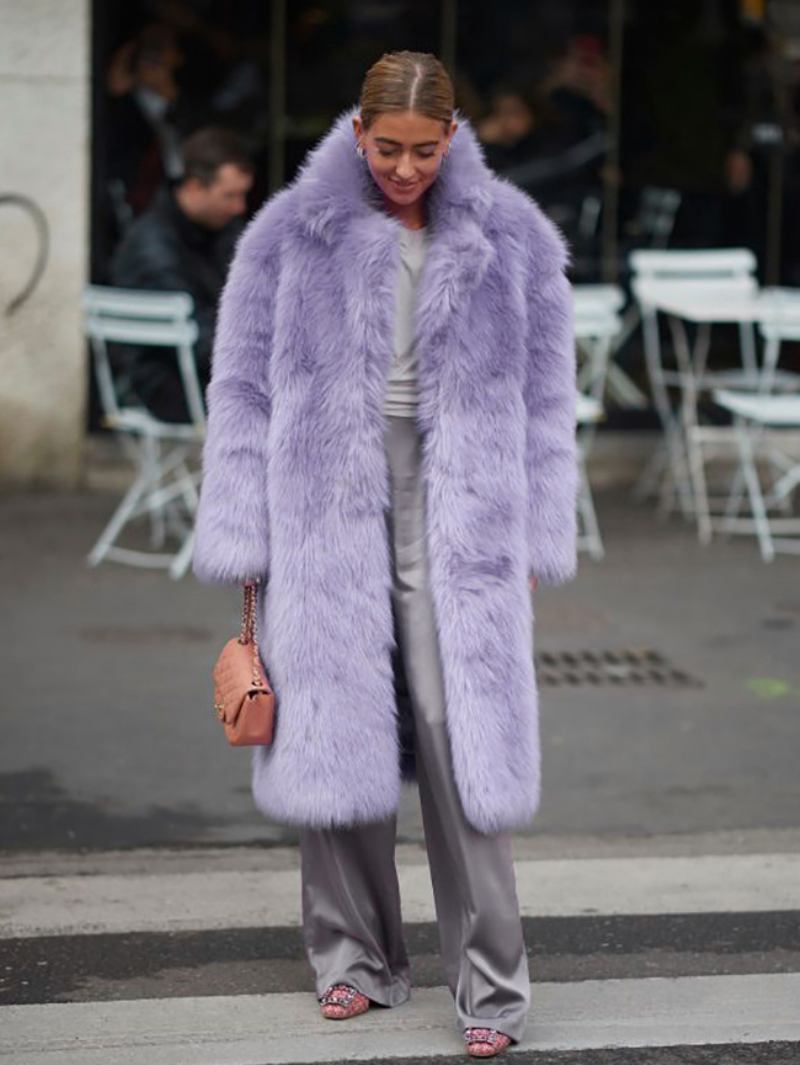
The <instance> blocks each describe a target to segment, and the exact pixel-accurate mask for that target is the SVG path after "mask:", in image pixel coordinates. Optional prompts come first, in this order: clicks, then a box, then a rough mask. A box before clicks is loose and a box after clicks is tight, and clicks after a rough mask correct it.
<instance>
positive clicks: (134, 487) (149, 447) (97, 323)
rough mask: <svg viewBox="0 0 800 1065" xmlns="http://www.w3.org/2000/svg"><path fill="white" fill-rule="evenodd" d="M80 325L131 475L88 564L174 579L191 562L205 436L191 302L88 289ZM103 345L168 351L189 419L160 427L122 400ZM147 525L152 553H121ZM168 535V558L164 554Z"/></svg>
mask: <svg viewBox="0 0 800 1065" xmlns="http://www.w3.org/2000/svg"><path fill="white" fill-rule="evenodd" d="M83 309H84V324H85V331H86V335H87V336H88V338H89V342H90V345H91V350H92V358H93V362H94V369H95V374H96V378H97V387H98V392H99V397H100V404H101V407H102V411H103V422H104V424H105V425H106V426H108V428H110V429H112V430H113V431H114V433H116V434H117V436H118V438H119V440H120V443H121V445H122V447H123V449H124V451H125V453H126V455H127V456H128V457H129V458H130V459H131V461H132V463H133V464H134V467H135V470H136V476H135V478H134V481H133V483H132V484H131V486H130V488H129V489H128V491H127V492H126V494H125V496H124V497H123V499H122V501H121V502H120V504H119V506H118V507H117V509H116V510H115V512H114V514H113V516H112V518H111V520H110V521H109V522H108V524H107V525H106V527H105V529H104V530H103V532H102V533H101V534H100V537H99V538H98V540H97V542H96V543H95V545H94V547H93V548H92V550H91V551H90V552H89V555H88V558H87V561H88V563H89V565H92V566H96V565H98V564H99V563H100V562H101V561H102V560H103V559H112V560H115V561H118V562H125V563H127V564H129V565H134V566H146V567H166V568H168V570H169V573H170V576H171V577H172V578H173V579H178V578H179V577H181V576H183V574H184V573H185V572H186V569H187V568H188V565H189V562H190V560H191V552H192V538H193V524H194V520H193V519H194V514H195V511H196V508H197V501H198V491H197V486H198V483H199V476H200V475H199V454H200V447H201V444H202V440H203V436H204V431H205V411H204V406H203V395H202V390H201V388H200V383H199V380H198V377H197V370H196V366H195V361H194V352H193V348H194V343H195V341H196V339H197V325H196V323H195V322H194V321H193V319H192V313H193V310H194V307H193V302H192V298H191V296H189V295H188V294H187V293H185V292H149V291H139V290H134V289H117V288H107V287H105V286H99V285H90V286H88V287H87V288H86V289H85V291H84V296H83ZM109 344H130V345H136V346H152V347H159V348H161V347H163V348H171V349H173V350H174V353H175V354H174V355H172V354H171V353H165V356H164V357H165V358H170V357H174V358H176V359H177V365H178V370H179V373H180V378H181V381H182V384H183V389H184V395H185V398H186V404H187V408H188V411H189V414H190V418H191V420H190V421H189V422H186V423H172V422H165V421H162V420H160V419H159V418H156V417H155V416H154V415H153V414H151V413H150V411H148V410H147V409H146V408H145V407H143V406H142V405H141V404H139V403H138V402H136V401H134V402H131V401H130V400H129V399H126V398H124V396H123V395H121V392H122V389H121V388H120V387H119V380H118V378H119V374H118V372H117V371H116V369H115V363H114V360H112V359H111V358H110V357H109V351H108V345H109ZM145 514H146V515H148V517H149V521H150V544H151V548H152V550H146V551H145V550H136V549H132V548H128V547H122V546H120V545H119V544H118V543H117V541H118V539H119V537H120V535H121V534H122V532H123V530H124V529H125V527H126V526H127V525H128V524H129V523H130V522H132V521H134V520H135V519H137V518H139V517H141V516H142V515H145ZM169 534H172V535H174V536H175V537H176V538H177V540H178V547H177V549H176V550H175V551H174V552H171V553H169V552H165V551H161V550H158V549H160V548H163V547H164V545H165V542H166V539H167V536H168V535H169Z"/></svg>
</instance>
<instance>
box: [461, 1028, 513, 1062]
mask: <svg viewBox="0 0 800 1065" xmlns="http://www.w3.org/2000/svg"><path fill="white" fill-rule="evenodd" d="M464 1039H465V1040H466V1043H467V1053H468V1054H469V1056H470V1057H471V1058H493V1057H494V1056H495V1054H499V1053H500V1052H501V1051H503V1050H505V1049H506V1047H507V1046H509V1045H510V1044H511V1037H510V1036H508V1035H506V1034H505V1032H498V1030H497V1029H496V1028H465V1029H464Z"/></svg>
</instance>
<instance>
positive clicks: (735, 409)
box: [714, 326, 800, 562]
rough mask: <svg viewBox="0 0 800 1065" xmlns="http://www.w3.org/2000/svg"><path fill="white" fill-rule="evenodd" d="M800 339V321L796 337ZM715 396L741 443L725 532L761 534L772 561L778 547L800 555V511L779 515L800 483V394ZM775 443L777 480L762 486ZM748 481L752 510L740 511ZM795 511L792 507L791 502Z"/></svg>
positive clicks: (772, 462) (765, 557) (722, 392)
mask: <svg viewBox="0 0 800 1065" xmlns="http://www.w3.org/2000/svg"><path fill="white" fill-rule="evenodd" d="M795 339H800V326H799V327H798V328H797V331H796V338H795ZM714 399H715V400H716V402H717V403H719V405H720V406H721V407H724V408H725V409H726V410H728V411H729V412H730V413H731V414H732V415H733V418H734V425H735V432H736V441H737V444H738V448H739V463H740V472H741V481H740V483H738V484H736V485H735V486H734V489H733V491H732V492H731V496H730V499H729V502H728V506H727V509H726V513H725V515H724V516H723V517H722V518H721V519H718V520H716V521H715V522H714V525H715V527H718V528H720V529H721V530H723V531H724V532H732V533H750V534H755V535H756V537H757V538H758V544H759V549H760V551H761V557H762V559H763V560H764V561H765V562H771V561H772V559H773V558H774V557H775V553H776V551H778V550H783V551H790V552H794V553H798V554H800V516H798V515H796V514H791V513H790V515H789V516H786V515H785V514H784V515H783V516H777V517H776V516H773V515H772V514H771V513H770V512H771V511H773V510H774V509H776V508H781V509H782V510H784V511H785V510H786V509H787V508H786V506H785V505H786V503H787V502H788V503H790V504H791V500H792V496H793V494H794V492H795V490H796V489H797V487H798V485H800V396H797V395H766V394H763V393H762V394H758V393H749V394H747V393H742V392H735V391H731V390H728V389H717V390H715V392H714ZM765 445H766V446H768V447H769V459H770V471H771V473H772V474H773V480H772V483H771V484H770V485H769V487H768V488H767V490H766V491H765V490H764V488H762V483H761V477H760V475H759V470H758V465H757V460H758V457H759V452H761V451H763V449H764V447H765ZM742 486H743V487H744V490H745V491H746V493H747V498H748V502H749V504H750V515H749V516H747V517H741V516H740V510H741V503H742V496H743V494H744V493H743V491H742ZM789 510H790V512H791V507H789Z"/></svg>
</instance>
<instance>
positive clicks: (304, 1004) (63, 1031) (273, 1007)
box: [0, 973, 800, 1065]
mask: <svg viewBox="0 0 800 1065" xmlns="http://www.w3.org/2000/svg"><path fill="white" fill-rule="evenodd" d="M531 1000H532V1015H531V1021H530V1024H529V1028H528V1032H527V1033H526V1038H525V1039H524V1040H523V1042H522V1043H521V1044H520V1045H519V1048H518V1049H519V1050H542V1051H543V1050H551V1051H552V1050H576V1049H587V1050H588V1049H591V1048H597V1047H603V1046H616V1047H644V1046H647V1047H657V1046H670V1045H684V1046H685V1045H699V1044H738V1043H761V1042H766V1041H768V1040H784V1041H795V1040H800V1014H799V1013H798V1009H797V1004H798V1002H800V973H790V974H780V975H779V974H768V975H758V976H752V975H746V976H724V977H719V976H695V977H678V978H674V979H662V978H649V979H643V980H603V981H594V980H587V981H582V982H580V983H575V984H534V985H532V987H531ZM2 1021H3V1024H2V1035H0V1060H1V1059H3V1058H6V1059H8V1060H10V1061H13V1062H14V1065H53V1062H55V1061H58V1063H59V1065H107V1063H108V1062H109V1061H113V1062H114V1065H152V1063H153V1062H154V1061H157V1062H158V1063H159V1065H190V1063H191V1065H212V1063H213V1065H263V1063H264V1062H266V1061H269V1062H275V1063H281V1062H308V1063H312V1062H320V1063H322V1062H332V1061H338V1062H342V1061H363V1060H369V1059H384V1060H385V1059H392V1058H397V1059H401V1058H404V1057H415V1056H419V1057H423V1058H426V1057H433V1056H435V1055H439V1054H442V1055H444V1054H455V1053H459V1052H463V1044H461V1042H460V1037H459V1034H458V1032H457V1030H456V1029H455V1026H454V1022H453V1010H452V999H451V997H450V993H449V991H448V990H447V989H446V988H444V987H438V988H433V989H431V990H426V991H425V992H424V993H423V994H416V995H414V994H413V993H412V998H411V999H410V1001H409V1002H407V1003H405V1004H403V1005H402V1006H399V1007H396V1008H395V1009H392V1010H382V1009H374V1010H370V1011H369V1013H367V1014H366V1015H365V1016H362V1017H359V1018H358V1019H357V1020H355V1021H353V1022H352V1023H344V1024H333V1023H331V1022H329V1021H325V1020H324V1019H323V1018H321V1017H320V1015H319V1012H318V1009H317V1006H316V1003H315V1001H314V998H313V996H312V995H311V994H298V993H295V994H273V995H239V996H213V997H203V998H184V999H170V1000H168V1001H159V1000H156V999H145V1000H140V1001H121V1002H104V1003H79V1004H70V1005H60V1004H58V1005H44V1006H8V1007H5V1009H4V1010H3V1011H2Z"/></svg>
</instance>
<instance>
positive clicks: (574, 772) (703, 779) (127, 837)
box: [0, 489, 800, 852]
mask: <svg viewBox="0 0 800 1065" xmlns="http://www.w3.org/2000/svg"><path fill="white" fill-rule="evenodd" d="M115 500H116V496H115V495H113V494H108V493H105V492H98V491H93V492H88V491H86V492H80V493H68V494H44V493H42V494H38V493H15V494H10V495H5V496H3V497H2V498H0V527H2V530H3V532H2V543H1V544H0V594H2V601H3V605H4V608H5V609H4V610H3V611H2V616H1V617H0V659H2V676H3V678H4V684H3V689H4V706H3V742H2V745H0V804H1V805H0V848H5V849H9V850H14V851H17V852H22V851H30V852H33V851H36V850H40V849H47V850H51V849H61V848H64V849H71V850H80V849H104V848H127V847H134V846H156V847H158V846H163V845H172V846H195V845H209V846H210V845H223V846H227V845H231V844H235V843H251V842H262V843H273V844H274V843H279V842H282V843H291V842H292V841H293V839H294V838H295V836H294V832H293V831H292V830H291V829H289V828H287V827H285V826H279V825H272V824H269V823H267V822H266V821H264V820H263V818H262V817H261V816H260V815H259V814H258V813H257V812H256V811H255V810H254V809H253V807H252V803H251V799H250V790H249V758H248V753H247V752H246V751H243V750H233V749H230V748H228V746H227V744H226V743H225V741H224V738H223V735H222V733H221V730H220V728H219V725H218V723H217V722H216V720H215V718H214V716H213V713H212V708H211V685H210V669H211V665H212V663H213V660H214V658H215V656H216V653H217V652H218V650H219V648H220V647H221V645H222V642H223V641H224V640H225V639H226V638H227V637H228V636H229V635H230V633H231V632H232V631H234V630H235V629H236V628H237V625H238V611H239V596H238V594H237V592H236V591H235V590H232V589H215V588H208V587H204V586H201V585H199V584H198V583H196V582H195V581H194V579H193V578H192V577H191V576H187V577H186V578H185V579H184V580H183V581H181V582H178V583H174V582H172V581H170V580H169V578H168V577H167V576H166V575H165V574H163V573H161V572H159V571H146V570H138V569H133V568H128V567H124V566H120V565H118V564H115V563H107V564H104V565H102V566H100V567H99V568H98V569H89V568H88V567H87V566H86V564H85V561H84V560H85V555H86V553H87V551H88V550H89V548H90V546H91V544H92V543H93V541H94V539H95V538H96V536H97V534H98V532H99V530H100V529H101V527H102V526H103V524H104V522H105V521H106V520H107V517H108V515H109V514H110V512H111V510H112V509H113V506H114V504H115ZM596 502H597V506H598V512H599V518H600V523H601V527H602V530H603V535H604V539H605V543H606V549H607V557H606V559H605V560H604V561H602V562H593V561H591V560H589V559H588V558H585V557H584V558H583V559H582V562H581V566H580V572H579V576H578V579H577V580H576V581H574V582H573V583H572V584H570V585H568V586H566V587H563V588H558V589H542V590H540V591H539V592H537V594H536V599H535V602H536V635H537V653H538V654H539V655H540V656H542V657H541V658H540V678H541V682H542V688H541V715H542V739H543V766H544V771H543V802H542V807H541V810H540V812H539V814H538V816H537V818H536V819H535V821H534V822H533V824H532V825H531V827H530V830H529V832H528V833H527V834H528V835H530V836H532V837H534V839H539V840H541V841H542V842H543V843H544V842H546V841H547V840H553V839H556V838H557V839H559V840H561V841H569V840H570V839H573V840H575V839H580V838H589V837H595V838H596V837H601V838H607V839H613V838H617V839H621V838H632V837H633V838H639V839H642V838H643V837H648V836H650V835H654V834H657V835H659V837H660V838H665V837H669V836H670V835H671V834H683V833H691V834H702V833H722V834H723V835H724V834H725V833H731V832H735V831H737V830H743V831H745V830H746V831H749V832H758V831H765V832H767V833H770V832H776V833H777V834H780V833H781V831H783V830H791V829H793V828H795V829H796V828H797V827H798V826H799V825H800V776H798V773H797V752H798V750H800V656H798V629H800V559H798V558H797V557H794V558H793V557H791V556H784V557H779V558H778V559H777V560H776V561H775V562H774V563H772V564H770V565H765V564H763V563H762V562H761V561H760V559H759V556H758V552H757V549H756V545H755V543H754V541H753V540H752V539H750V538H737V539H732V540H729V541H726V540H723V539H715V540H714V542H713V543H712V544H711V545H710V546H709V547H706V548H703V547H701V546H700V545H699V544H698V543H697V540H696V538H695V535H694V532H693V530H692V528H691V527H689V526H688V525H686V524H685V523H684V522H683V521H682V520H681V519H680V518H674V519H670V520H669V521H668V522H666V523H660V522H659V520H658V519H657V517H656V516H655V513H654V511H653V508H652V507H651V505H649V504H647V505H640V504H635V503H633V502H632V501H631V500H630V498H629V496H628V494H627V492H626V491H624V490H620V489H613V490H609V491H606V492H600V493H599V494H598V495H597V498H596ZM653 656H658V657H653ZM637 677H638V678H639V679H637ZM399 838H400V840H401V841H405V842H408V843H412V844H413V843H418V842H419V841H420V840H421V839H422V828H421V822H420V817H419V809H418V804H417V799H416V793H415V791H414V789H411V788H409V789H407V790H406V793H405V796H404V801H403V806H402V809H401V816H400V822H399Z"/></svg>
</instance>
